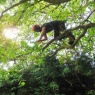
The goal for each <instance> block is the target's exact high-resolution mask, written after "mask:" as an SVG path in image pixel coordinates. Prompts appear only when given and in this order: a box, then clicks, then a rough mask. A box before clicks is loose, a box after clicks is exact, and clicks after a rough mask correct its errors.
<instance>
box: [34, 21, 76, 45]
mask: <svg viewBox="0 0 95 95" xmlns="http://www.w3.org/2000/svg"><path fill="white" fill-rule="evenodd" d="M65 22H66V21H51V22H48V23H44V24H43V25H42V26H41V27H40V26H39V25H34V26H33V27H32V29H33V30H34V31H35V32H41V35H40V38H39V40H38V41H37V42H41V41H45V40H47V33H48V32H50V31H52V30H54V39H55V38H56V37H58V36H59V35H60V34H61V31H64V30H65V29H66V27H65ZM43 37H44V38H43ZM66 37H68V38H69V40H70V41H69V44H73V42H74V40H75V37H74V35H73V34H72V33H71V32H69V33H68V34H67V36H65V37H61V38H59V40H62V39H64V38H66Z"/></svg>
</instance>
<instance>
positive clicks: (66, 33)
mask: <svg viewBox="0 0 95 95" xmlns="http://www.w3.org/2000/svg"><path fill="white" fill-rule="evenodd" d="M92 27H95V23H89V24H85V25H79V26H76V27H74V28H70V29H66V30H64V32H63V33H62V34H61V35H60V36H58V37H57V38H56V39H52V40H51V41H49V42H48V43H47V44H46V45H45V46H44V47H43V48H42V51H43V50H45V49H46V48H47V47H48V46H49V45H50V44H51V43H52V42H53V41H55V40H58V39H60V38H61V37H66V36H67V35H68V33H69V32H71V31H74V30H78V29H83V30H84V31H83V32H82V33H81V34H80V35H79V36H78V38H77V39H76V40H75V42H74V44H73V45H72V46H65V47H64V46H63V47H60V48H59V49H58V50H57V51H59V50H60V49H63V48H73V47H74V46H75V45H76V44H77V42H78V41H79V40H80V38H82V37H83V36H84V35H85V33H86V32H87V29H89V28H92Z"/></svg>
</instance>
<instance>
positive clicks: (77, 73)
mask: <svg viewBox="0 0 95 95" xmlns="http://www.w3.org/2000/svg"><path fill="white" fill-rule="evenodd" d="M68 60H69V59H68ZM68 60H67V61H66V62H64V59H63V63H62V64H60V62H59V60H58V59H56V57H55V56H52V57H51V56H49V55H47V56H46V57H45V58H44V59H43V63H42V64H40V65H37V64H34V65H31V66H27V67H26V68H23V69H22V67H21V66H20V65H19V64H18V65H15V66H14V67H13V68H10V69H9V70H8V71H4V70H1V71H0V72H2V74H0V76H1V77H0V81H2V82H1V83H0V95H94V94H95V65H93V64H92V59H91V58H89V57H88V56H86V55H80V57H79V58H77V59H76V60H73V61H68Z"/></svg>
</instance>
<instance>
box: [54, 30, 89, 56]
mask: <svg viewBox="0 0 95 95" xmlns="http://www.w3.org/2000/svg"><path fill="white" fill-rule="evenodd" d="M86 32H87V29H84V30H83V32H82V33H81V34H80V35H79V36H78V37H77V39H76V40H75V41H74V44H73V45H70V46H61V47H59V48H58V49H57V50H56V51H55V52H54V55H55V54H57V53H58V51H60V50H61V49H65V48H66V49H72V48H74V47H75V46H76V44H77V43H78V41H79V40H80V39H81V38H82V37H84V35H85V33H86Z"/></svg>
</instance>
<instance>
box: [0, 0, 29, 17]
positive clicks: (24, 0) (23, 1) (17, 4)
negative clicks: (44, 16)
mask: <svg viewBox="0 0 95 95" xmlns="http://www.w3.org/2000/svg"><path fill="white" fill-rule="evenodd" d="M27 1H29V0H22V1H20V2H19V3H16V4H14V5H12V6H10V7H9V8H7V9H5V10H4V11H3V12H2V13H1V15H0V19H1V18H2V16H3V14H4V13H5V12H7V11H8V10H10V9H12V8H14V7H16V6H19V5H20V4H22V3H25V2H27Z"/></svg>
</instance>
